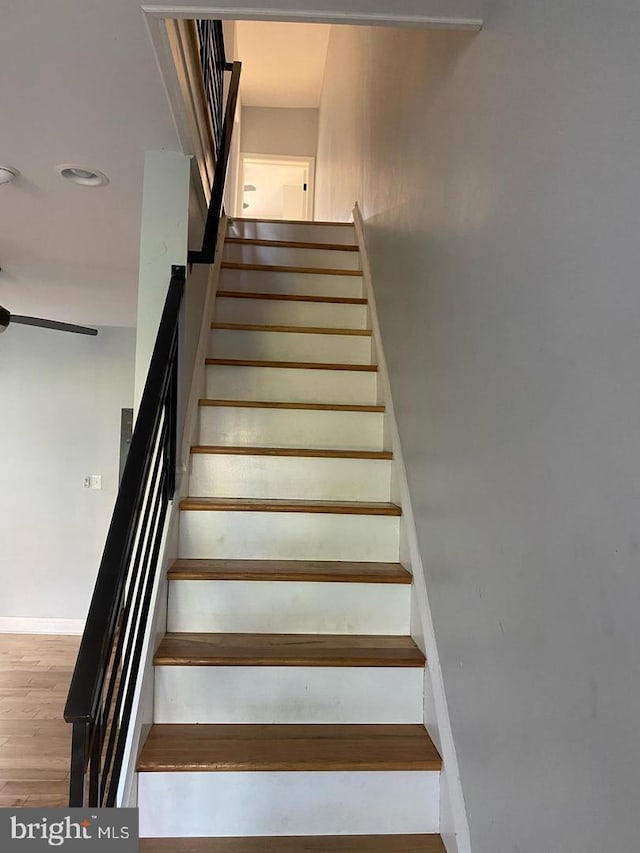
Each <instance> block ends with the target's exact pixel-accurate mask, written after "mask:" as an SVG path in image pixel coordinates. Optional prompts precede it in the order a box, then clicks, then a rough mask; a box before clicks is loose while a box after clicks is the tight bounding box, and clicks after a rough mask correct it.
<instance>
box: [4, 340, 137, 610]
mask: <svg viewBox="0 0 640 853" xmlns="http://www.w3.org/2000/svg"><path fill="white" fill-rule="evenodd" d="M134 353H135V330H134V329H126V328H114V327H102V328H100V329H99V334H98V336H97V337H95V338H90V337H84V336H80V335H70V334H63V333H60V332H51V331H45V330H42V329H35V328H29V327H25V326H15V327H14V326H12V327H10V328H9V329H8V331H7V332H6V333H5V334H4V335H2V338H1V339H0V388H1V389H2V416H1V417H0V447H2V472H1V474H0V481H1V488H0V579H1V580H0V583H1V593H0V616H14V617H15V616H21V617H35V618H51V617H54V618H64V619H84V618H85V616H86V612H87V608H88V605H89V599H90V596H91V593H92V591H93V584H94V581H95V576H96V573H97V569H98V564H99V561H100V556H101V554H102V548H103V545H104V539H105V535H106V531H107V528H108V524H109V521H110V517H111V511H112V508H113V502H114V500H115V496H116V492H117V487H118V467H119V452H120V450H119V448H120V410H121V409H122V408H126V407H131V406H132V405H133V372H134ZM87 474H102V490H101V491H97V490H95V491H94V490H89V489H85V488H84V487H83V479H84V477H85V475H87Z"/></svg>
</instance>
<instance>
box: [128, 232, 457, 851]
mask: <svg viewBox="0 0 640 853" xmlns="http://www.w3.org/2000/svg"><path fill="white" fill-rule="evenodd" d="M223 257H224V261H223V270H222V275H221V282H220V289H219V290H218V293H217V297H216V309H215V322H214V323H213V324H212V332H211V340H210V351H209V356H210V357H209V358H208V359H207V367H206V398H205V399H202V400H201V401H200V432H199V444H198V445H197V446H195V447H193V448H192V458H191V472H190V489H189V495H190V496H189V497H188V498H187V499H185V500H184V501H183V502H182V504H181V521H180V545H179V548H180V559H178V560H177V562H176V563H175V564H174V565H173V567H172V568H171V570H170V574H169V599H168V622H167V634H166V636H165V637H164V638H163V639H162V641H161V643H160V645H159V647H158V649H157V652H156V655H155V661H154V663H155V707H154V720H155V724H154V725H153V727H152V728H151V731H150V733H149V736H148V738H147V740H146V743H145V745H144V747H143V749H142V752H141V754H140V756H139V761H138V772H139V777H138V785H139V790H138V796H139V807H140V832H141V836H142V837H143V838H146V840H145V841H143V845H142V849H147V850H154V851H155V850H157V851H165V850H166V851H194V852H195V851H217V852H218V853H303V851H308V853H339V852H340V853H347V851H349V852H350V853H355V851H358V852H359V853H436V851H437V852H438V853H442V851H444V850H445V848H444V846H443V844H442V841H441V840H440V836H439V835H437V832H438V828H439V785H440V769H441V759H440V756H439V755H438V753H437V751H436V749H435V747H434V745H433V743H432V742H431V740H430V738H429V736H428V735H427V732H426V730H425V728H424V726H423V693H424V665H425V660H424V656H423V653H422V651H421V650H420V649H419V648H418V646H417V645H416V644H415V643H414V641H413V640H412V639H411V637H410V633H409V632H410V611H411V593H412V586H411V581H412V578H411V575H410V574H409V573H408V572H407V571H406V569H405V568H403V566H402V565H400V564H399V562H398V560H399V542H400V517H401V509H400V507H398V506H396V505H395V504H394V503H392V502H391V501H390V496H391V478H392V465H393V459H392V454H391V453H390V452H389V451H388V450H387V449H385V437H384V405H383V401H382V400H381V399H380V391H379V387H378V378H377V368H376V364H375V347H374V344H373V342H372V333H371V331H370V323H369V315H368V307H367V300H366V298H365V297H364V292H363V290H364V289H363V277H362V273H361V271H360V257H359V253H358V248H357V246H356V245H355V232H354V227H353V226H352V225H343V224H319V223H318V224H316V223H282V222H280V223H275V222H257V221H252V220H236V221H234V222H232V223H230V226H229V232H228V237H227V240H226V242H225V247H224V256H223Z"/></svg>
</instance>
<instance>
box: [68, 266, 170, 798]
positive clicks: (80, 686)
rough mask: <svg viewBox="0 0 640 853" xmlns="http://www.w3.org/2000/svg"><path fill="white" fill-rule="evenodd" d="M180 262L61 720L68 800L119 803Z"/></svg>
mask: <svg viewBox="0 0 640 853" xmlns="http://www.w3.org/2000/svg"><path fill="white" fill-rule="evenodd" d="M184 285H185V268H184V267H182V266H177V267H173V268H172V270H171V281H170V284H169V290H168V293H167V298H166V301H165V305H164V310H163V313H162V318H161V320H160V326H159V329H158V336H157V338H156V343H155V347H154V350H153V355H152V357H151V364H150V366H149V373H148V375H147V380H146V384H145V387H144V392H143V395H142V400H141V402H140V408H139V411H138V417H137V419H136V424H135V428H134V431H133V436H132V438H131V445H130V448H129V455H128V457H127V462H126V464H125V468H124V472H123V475H122V481H121V484H120V490H119V492H118V497H117V499H116V503H115V507H114V511H113V516H112V519H111V525H110V527H109V532H108V534H107V541H106V544H105V548H104V552H103V556H102V561H101V563H100V569H99V571H98V577H97V580H96V585H95V588H94V592H93V598H92V599H91V605H90V607H89V614H88V616H87V622H86V626H85V630H84V634H83V637H82V642H81V644H80V651H79V653H78V659H77V662H76V667H75V670H74V673H73V678H72V680H71V686H70V689H69V695H68V697H67V704H66V706H65V711H64V717H65V720H66V721H67V722H68V723H72V724H73V735H72V750H71V782H70V797H69V804H70V806H72V807H91V806H97V807H100V806H106V807H113V806H115V804H116V797H117V793H118V787H119V784H120V780H121V770H122V764H123V758H124V754H125V747H126V742H127V736H128V734H129V729H130V721H131V716H132V709H133V702H134V694H135V690H136V684H137V680H138V672H139V669H140V663H141V659H142V648H143V643H144V637H145V629H146V626H147V621H148V618H149V611H150V607H151V598H152V591H153V586H154V579H155V576H156V572H157V565H158V557H159V554H160V547H161V542H162V536H163V530H164V522H165V517H166V513H167V508H168V505H169V502H170V501H171V499H172V498H173V494H174V492H175V470H176V441H177V434H176V433H177V406H178V399H177V398H178V353H179V347H178V330H179V317H180V306H181V303H182V297H183V293H184Z"/></svg>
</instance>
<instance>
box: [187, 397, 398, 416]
mask: <svg viewBox="0 0 640 853" xmlns="http://www.w3.org/2000/svg"><path fill="white" fill-rule="evenodd" d="M198 405H199V406H203V407H206V406H212V407H220V408H223V407H225V406H228V407H230V408H236V409H242V408H246V409H280V410H283V411H287V410H289V409H290V410H293V411H297V410H305V411H307V410H308V411H310V412H361V413H363V414H384V411H385V407H384V406H367V405H358V404H356V403H353V404H351V403H298V402H295V401H291V402H287V401H276V400H218V399H215V398H209V397H202V398H201V399H200V400H199V401H198Z"/></svg>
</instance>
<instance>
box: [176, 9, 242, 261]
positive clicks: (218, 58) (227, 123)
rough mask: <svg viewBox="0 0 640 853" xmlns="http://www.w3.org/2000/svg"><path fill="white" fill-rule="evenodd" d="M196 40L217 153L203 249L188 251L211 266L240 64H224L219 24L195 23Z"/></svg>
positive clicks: (190, 255)
mask: <svg viewBox="0 0 640 853" xmlns="http://www.w3.org/2000/svg"><path fill="white" fill-rule="evenodd" d="M198 38H199V41H200V59H201V62H202V75H203V79H204V86H205V92H206V95H207V101H208V107H209V113H210V115H211V125H212V128H213V137H214V140H215V146H216V150H215V168H214V175H213V187H212V188H211V199H210V201H209V210H208V212H207V221H206V223H205V227H204V236H203V239H202V249H201V250H200V251H197V252H189V263H191V264H212V263H213V262H214V260H215V254H216V245H217V240H218V227H219V225H220V217H221V216H222V214H223V198H224V186H225V180H226V177H227V167H228V164H229V154H230V152H231V139H232V137H233V122H234V118H235V114H236V106H237V103H238V88H239V86H240V71H241V68H242V64H241V63H240V62H232V63H229V62H227V61H226V58H225V52H224V41H223V38H222V22H221V21H198ZM224 71H231V81H230V83H229V91H228V93H227V102H226V106H225V110H224V119H223V118H222V102H223V99H224Z"/></svg>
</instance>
